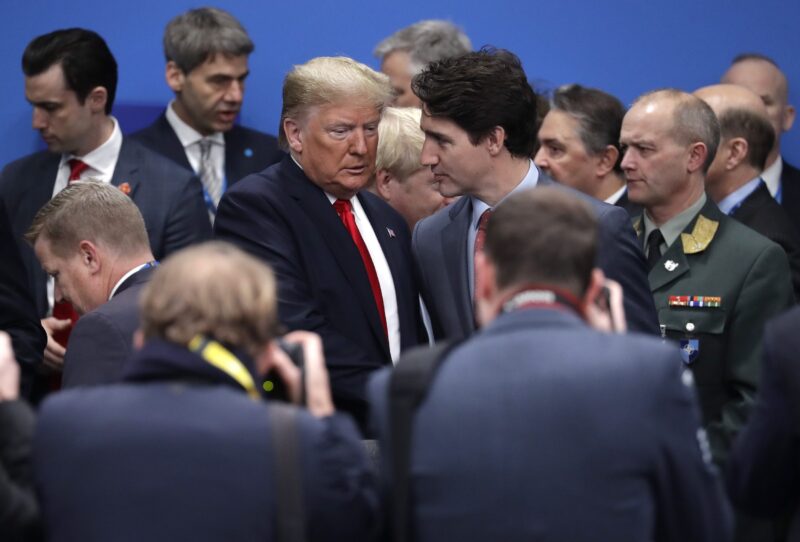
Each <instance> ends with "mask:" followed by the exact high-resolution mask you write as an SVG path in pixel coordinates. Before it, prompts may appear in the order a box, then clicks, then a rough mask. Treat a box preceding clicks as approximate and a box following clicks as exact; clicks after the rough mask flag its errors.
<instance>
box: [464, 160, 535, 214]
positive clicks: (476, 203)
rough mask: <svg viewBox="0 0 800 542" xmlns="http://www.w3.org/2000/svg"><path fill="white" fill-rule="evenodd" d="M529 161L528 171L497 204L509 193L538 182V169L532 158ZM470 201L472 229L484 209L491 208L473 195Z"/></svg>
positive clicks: (530, 186)
mask: <svg viewBox="0 0 800 542" xmlns="http://www.w3.org/2000/svg"><path fill="white" fill-rule="evenodd" d="M529 162H530V164H529V166H528V173H526V174H525V176H524V177H523V178H522V180H521V181H520V182H519V184H518V185H517V186H515V187H514V189H513V190H512V191H511V192H509V193H508V194H506V195H505V196H503V199H501V200H500V201H499V202H498V203H497V204H498V205H499V204H500V203H501V202H502V201H503V200H504V199H506V198H507V197H508V196H510V195H511V194H514V193H515V192H520V191H522V190H527V189H529V188H534V187H535V186H536V185H537V184H538V182H539V170H538V169H537V168H536V166H535V165H534V164H533V160H529ZM470 201H471V202H472V229H474V230H476V229H478V221H479V220H480V219H481V215H482V214H483V212H484V211H485V210H487V209H491V207H490V206H489V205H488V204H487V203H485V202H483V201H481V200H479V199H478V198H476V197H474V196H470Z"/></svg>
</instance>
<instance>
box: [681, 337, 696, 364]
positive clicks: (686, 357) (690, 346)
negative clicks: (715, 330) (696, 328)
mask: <svg viewBox="0 0 800 542" xmlns="http://www.w3.org/2000/svg"><path fill="white" fill-rule="evenodd" d="M699 354H700V341H699V340H698V339H683V340H681V358H682V359H683V363H685V364H686V365H691V364H692V363H694V361H695V360H696V359H697V356H698V355H699Z"/></svg>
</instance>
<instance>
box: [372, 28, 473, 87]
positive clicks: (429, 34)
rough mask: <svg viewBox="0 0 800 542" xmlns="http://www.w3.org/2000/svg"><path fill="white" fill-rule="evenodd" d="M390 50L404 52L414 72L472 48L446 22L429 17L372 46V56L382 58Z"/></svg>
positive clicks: (464, 36) (460, 33)
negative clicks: (373, 48)
mask: <svg viewBox="0 0 800 542" xmlns="http://www.w3.org/2000/svg"><path fill="white" fill-rule="evenodd" d="M393 51H406V52H408V57H409V61H410V64H411V66H410V68H411V73H410V74H409V75H415V74H417V73H419V72H421V71H422V69H423V68H425V66H427V65H428V64H430V63H431V62H436V61H437V60H442V59H443V58H450V57H454V56H460V55H463V54H466V53H469V52H470V51H472V42H470V40H469V38H468V37H467V35H466V34H465V33H464V31H463V30H461V29H460V28H459V27H458V26H456V25H454V24H453V23H451V22H449V21H441V20H436V19H429V20H425V21H419V22H418V23H414V24H412V25H411V26H407V27H405V28H401V29H400V30H398V31H397V32H395V33H394V34H392V35H391V36H389V37H388V38H386V39H384V40H383V41H381V42H380V43H379V44H378V46H377V47H375V51H374V53H373V54H374V55H375V56H376V57H378V58H381V59H382V58H384V57H385V56H386V55H388V54H389V53H391V52H393Z"/></svg>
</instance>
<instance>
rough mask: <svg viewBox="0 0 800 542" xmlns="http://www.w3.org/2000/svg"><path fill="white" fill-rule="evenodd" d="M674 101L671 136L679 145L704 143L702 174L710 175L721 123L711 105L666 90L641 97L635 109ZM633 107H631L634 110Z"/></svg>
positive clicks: (686, 94)
mask: <svg viewBox="0 0 800 542" xmlns="http://www.w3.org/2000/svg"><path fill="white" fill-rule="evenodd" d="M661 100H666V101H671V102H673V104H674V109H673V115H672V126H671V127H670V130H669V131H670V135H671V136H672V138H673V140H675V141H676V142H677V143H678V144H680V145H685V146H688V145H692V144H694V143H703V144H704V145H705V147H706V149H707V154H706V159H705V162H704V163H703V167H702V171H703V174H705V173H707V172H708V168H709V167H710V166H711V162H713V161H714V156H716V154H717V147H719V140H720V129H719V121H718V120H717V116H716V115H715V114H714V111H713V110H712V109H711V107H709V105H708V104H707V103H706V102H704V101H703V100H701V99H700V98H698V97H697V96H693V95H691V94H688V93H686V92H684V91H682V90H678V89H674V88H667V89H660V90H654V91H651V92H648V93H645V94H643V95H641V96H639V97H638V98H637V99H636V101H635V102H634V103H633V106H645V105H646V104H647V103H648V102H653V101H661ZM633 106H632V107H633Z"/></svg>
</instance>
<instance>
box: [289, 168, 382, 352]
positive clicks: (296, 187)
mask: <svg viewBox="0 0 800 542" xmlns="http://www.w3.org/2000/svg"><path fill="white" fill-rule="evenodd" d="M281 167H282V168H284V170H285V171H287V175H285V176H283V175H282V176H280V177H281V178H285V179H286V180H287V182H286V184H285V185H284V186H286V189H287V190H288V191H289V193H290V194H291V195H292V197H294V198H295V199H296V200H297V201H298V204H299V205H300V208H301V209H302V211H303V212H304V213H305V214H306V215H307V216H308V219H309V223H311V224H313V226H314V227H315V228H316V229H317V232H318V233H319V234H320V235H321V236H322V237H323V238H324V239H325V244H326V246H327V247H328V248H329V249H330V252H331V254H332V255H333V259H334V260H335V261H336V263H337V265H338V266H339V269H340V270H341V272H342V274H343V275H344V277H345V278H346V279H347V282H348V283H349V284H350V286H351V288H352V289H353V292H354V293H355V298H356V299H357V300H358V303H359V305H360V306H361V308H362V309H363V310H364V312H365V313H366V315H367V320H368V321H369V323H370V328H371V329H372V332H373V334H374V335H375V336H376V337H377V338H378V340H379V342H380V344H381V345H382V347H383V348H384V350H385V353H386V356H387V358H388V357H389V342H388V339H387V337H386V333H385V332H384V330H383V326H382V325H381V320H380V316H379V315H378V308H377V307H376V306H375V298H374V297H373V295H372V288H371V287H370V284H369V277H368V276H367V271H366V269H365V268H364V262H363V261H362V260H361V253H359V251H358V248H357V247H356V245H355V243H354V242H353V239H352V238H351V237H350V234H349V233H348V231H347V230H346V229H345V227H344V225H343V224H342V221H341V219H340V218H339V215H337V214H336V211H335V210H334V208H333V205H331V203H330V201H328V197H327V196H326V195H325V193H324V192H323V191H322V190H321V189H320V188H319V187H317V186H316V185H315V184H314V183H312V182H311V181H310V180H309V179H308V178H307V177H306V176H305V174H304V173H303V172H302V170H301V169H300V168H299V167H297V165H296V164H295V163H294V162H293V161H292V159H291V158H289V157H287V158H285V159H284V161H283V162H282V163H281ZM373 227H376V225H373ZM378 237H380V236H378Z"/></svg>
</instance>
